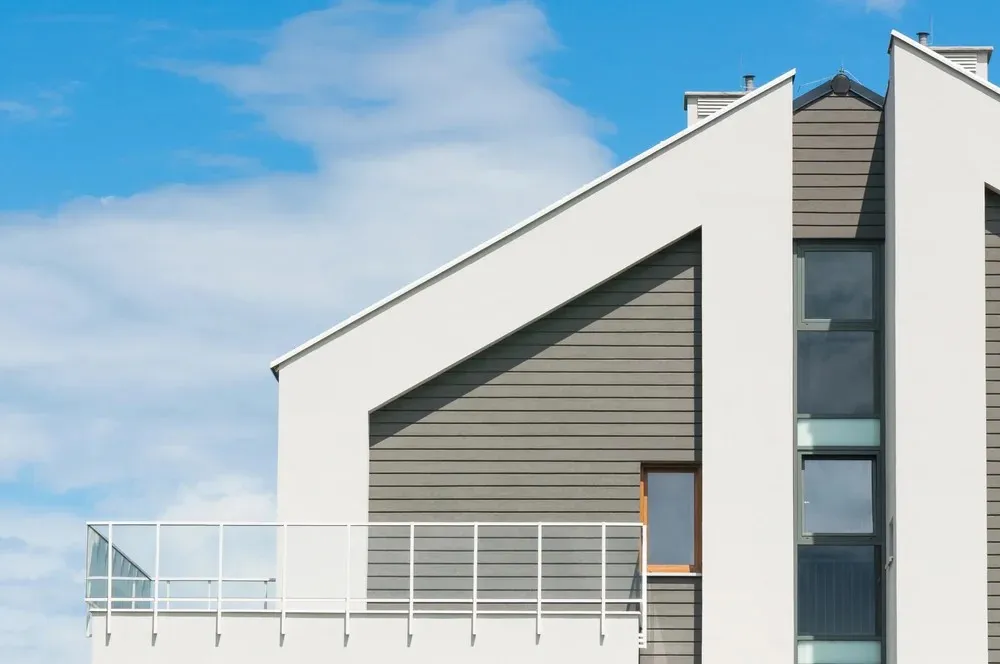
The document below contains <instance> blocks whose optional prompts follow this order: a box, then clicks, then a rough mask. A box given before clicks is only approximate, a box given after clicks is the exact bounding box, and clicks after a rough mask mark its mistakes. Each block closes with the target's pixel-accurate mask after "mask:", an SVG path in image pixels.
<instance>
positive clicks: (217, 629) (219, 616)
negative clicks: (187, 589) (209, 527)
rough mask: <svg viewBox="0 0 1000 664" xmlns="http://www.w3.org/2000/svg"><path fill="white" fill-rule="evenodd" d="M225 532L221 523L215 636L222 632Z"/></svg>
mask: <svg viewBox="0 0 1000 664" xmlns="http://www.w3.org/2000/svg"><path fill="white" fill-rule="evenodd" d="M224 532H225V525H223V524H221V523H220V524H219V579H218V583H219V587H218V588H216V591H215V592H216V599H215V638H219V635H220V634H222V536H223V533H224Z"/></svg>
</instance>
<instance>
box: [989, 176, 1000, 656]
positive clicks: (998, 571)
mask: <svg viewBox="0 0 1000 664" xmlns="http://www.w3.org/2000/svg"><path fill="white" fill-rule="evenodd" d="M986 406H987V408H986V420H987V421H986V459H987V462H986V467H987V470H986V472H987V478H986V481H987V486H988V487H989V488H988V489H987V491H988V495H987V501H988V502H987V504H986V506H987V528H988V530H987V547H988V549H989V556H988V559H987V560H988V562H987V565H988V566H989V571H988V572H987V574H988V576H989V589H988V593H989V636H990V638H989V641H990V662H1000V196H998V195H997V194H994V193H993V192H990V191H987V193H986Z"/></svg>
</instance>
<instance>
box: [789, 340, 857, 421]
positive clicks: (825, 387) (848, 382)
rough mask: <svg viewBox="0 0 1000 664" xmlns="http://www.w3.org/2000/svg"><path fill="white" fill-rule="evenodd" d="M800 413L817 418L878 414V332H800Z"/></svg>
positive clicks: (798, 353) (798, 390)
mask: <svg viewBox="0 0 1000 664" xmlns="http://www.w3.org/2000/svg"><path fill="white" fill-rule="evenodd" d="M797 345H798V348H797V355H798V367H797V369H798V371H797V380H798V385H797V388H798V389H797V392H798V411H799V413H800V414H802V415H809V416H813V417H872V416H873V415H874V414H875V333H874V332H869V331H860V330H835V331H829V330H799V331H798V333H797Z"/></svg>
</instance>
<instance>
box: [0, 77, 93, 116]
mask: <svg viewBox="0 0 1000 664" xmlns="http://www.w3.org/2000/svg"><path fill="white" fill-rule="evenodd" d="M80 85H81V84H80V82H79V81H70V82H68V83H63V84H61V85H57V86H54V87H51V88H46V89H41V90H37V91H35V92H34V93H32V94H30V95H28V96H26V97H25V98H20V99H0V120H3V119H4V118H6V119H7V120H9V121H14V122H32V121H38V120H56V119H59V118H65V117H67V116H68V115H71V113H72V111H71V109H70V107H69V105H68V103H67V99H68V97H69V96H70V95H71V94H72V93H73V92H74V91H76V90H77V89H79V88H80Z"/></svg>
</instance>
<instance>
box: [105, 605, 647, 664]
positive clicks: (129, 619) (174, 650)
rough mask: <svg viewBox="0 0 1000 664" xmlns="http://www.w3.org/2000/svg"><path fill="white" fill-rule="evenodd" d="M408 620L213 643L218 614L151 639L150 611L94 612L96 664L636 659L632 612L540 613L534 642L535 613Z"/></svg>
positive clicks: (303, 628)
mask: <svg viewBox="0 0 1000 664" xmlns="http://www.w3.org/2000/svg"><path fill="white" fill-rule="evenodd" d="M406 624H407V619H406V616H371V615H369V616H352V617H351V630H350V631H351V634H350V637H349V638H345V636H344V622H343V617H342V616H336V615H316V614H312V615H289V616H288V617H287V618H286V620H285V635H284V637H283V638H282V637H281V636H280V634H279V619H278V616H277V615H274V614H271V615H264V614H259V615H254V614H249V615H227V616H225V617H224V618H223V622H222V628H221V634H220V635H219V638H218V641H216V632H215V625H216V622H215V614H200V615H199V614H187V615H178V614H169V615H164V614H161V615H160V616H159V619H158V621H157V636H156V639H155V643H154V640H153V639H152V617H151V616H150V615H149V614H145V615H141V614H131V615H113V616H112V618H111V628H112V631H111V636H110V639H106V638H105V623H104V616H103V615H98V616H95V617H94V622H93V630H94V635H93V637H92V639H91V653H92V662H93V664H137V663H138V662H142V663H143V664H237V663H238V664H341V663H343V664H348V663H349V664H510V662H517V663H518V664H551V663H553V662H573V664H623V663H625V662H628V663H631V664H634V663H635V662H637V661H638V657H639V647H638V641H637V640H636V634H637V626H636V620H635V618H634V617H633V618H625V617H611V618H609V619H608V621H607V623H606V628H605V629H606V633H605V635H604V637H603V638H602V637H601V634H600V622H599V619H597V618H574V617H564V618H557V617H552V618H546V619H545V620H544V623H543V633H542V635H541V636H539V637H538V638H537V639H536V636H535V618H534V617H498V616H480V618H479V621H478V623H477V630H476V638H475V641H473V639H472V629H471V623H470V620H469V618H456V617H440V618H436V617H418V618H417V619H416V621H415V622H414V633H413V636H412V639H408V638H407V631H406V629H407V628H406Z"/></svg>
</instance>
